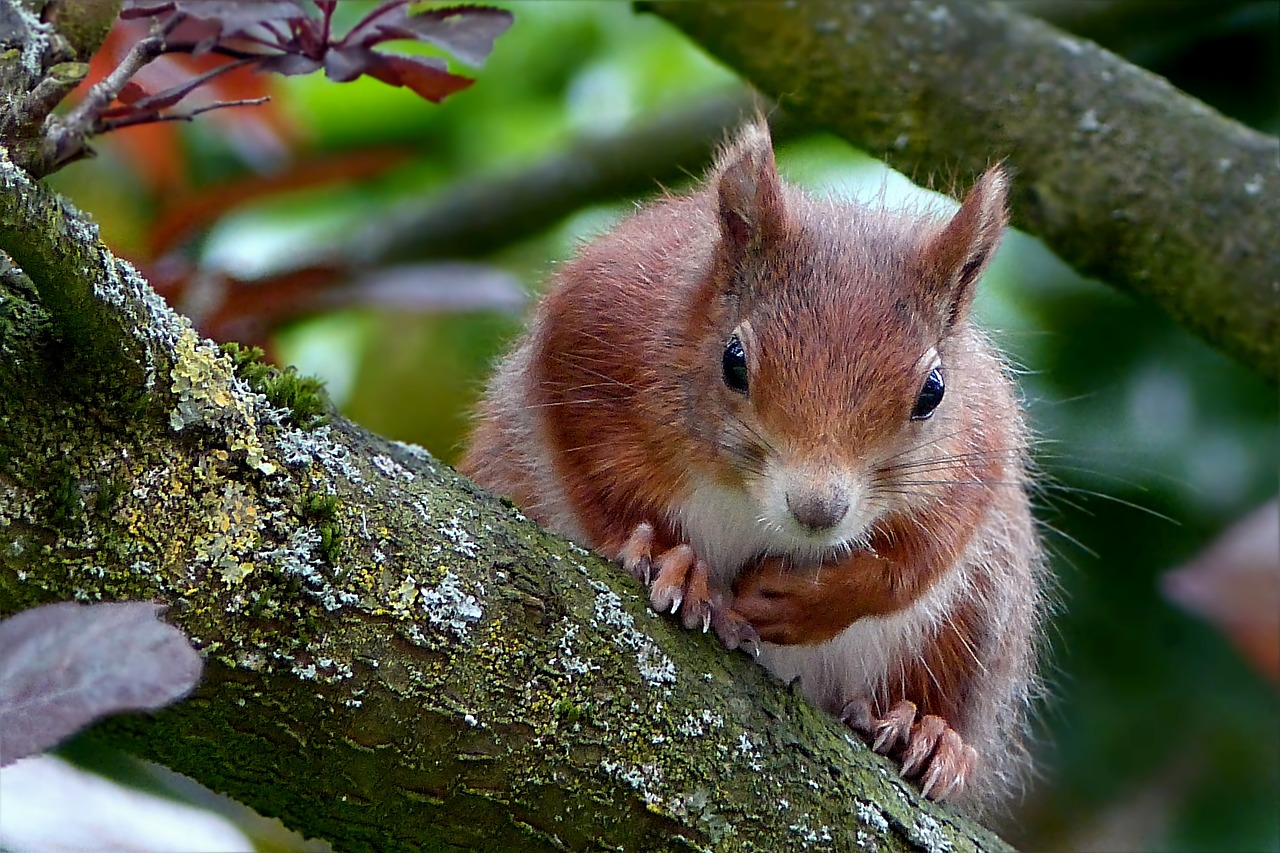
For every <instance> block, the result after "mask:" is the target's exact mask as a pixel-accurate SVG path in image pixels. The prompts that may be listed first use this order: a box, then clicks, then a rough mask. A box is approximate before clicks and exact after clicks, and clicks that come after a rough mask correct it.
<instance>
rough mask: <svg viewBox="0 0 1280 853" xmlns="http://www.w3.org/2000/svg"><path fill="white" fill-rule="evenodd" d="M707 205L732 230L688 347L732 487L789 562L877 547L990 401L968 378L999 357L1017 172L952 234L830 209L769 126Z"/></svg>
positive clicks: (720, 176)
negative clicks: (987, 353)
mask: <svg viewBox="0 0 1280 853" xmlns="http://www.w3.org/2000/svg"><path fill="white" fill-rule="evenodd" d="M708 192H709V194H710V196H711V201H712V204H713V205H714V209H715V213H716V220H717V227H718V230H719V235H718V241H717V243H716V247H715V250H714V259H713V262H712V267H711V273H710V275H709V276H708V278H707V279H706V281H705V282H704V284H703V287H702V289H701V291H700V292H699V294H698V305H699V310H697V311H695V312H693V313H694V317H693V318H692V321H691V326H690V329H689V336H690V338H691V340H693V341H696V342H697V343H696V357H697V358H698V359H699V361H700V362H701V364H700V366H699V368H700V370H699V373H700V376H701V377H702V383H701V387H699V388H697V389H695V390H694V393H695V395H696V397H697V398H698V399H700V400H702V401H704V403H703V405H706V407H707V410H706V411H704V412H703V415H704V416H705V415H707V414H711V415H714V417H711V418H709V419H708V418H706V417H703V418H702V420H703V424H704V426H706V425H710V428H713V429H714V432H715V434H714V435H709V436H707V438H708V439H709V440H710V441H711V442H712V443H713V444H714V446H715V447H716V448H717V451H718V459H719V470H717V471H716V478H717V480H718V481H719V483H720V485H722V486H723V485H727V486H729V487H731V488H734V489H736V490H740V491H742V492H745V496H746V497H747V498H748V501H749V503H750V504H751V505H752V506H753V508H754V509H755V510H756V511H757V512H758V513H759V516H760V518H761V519H762V520H763V521H764V526H765V527H767V528H769V529H770V530H771V531H774V532H775V533H776V535H777V537H778V539H779V543H778V544H779V547H780V548H783V549H785V550H787V552H788V553H805V552H812V553H813V554H815V555H819V554H821V553H825V552H826V551H828V550H829V549H831V548H840V547H853V546H855V545H857V544H858V543H860V542H865V541H866V539H867V538H868V536H869V533H870V530H871V528H872V526H873V525H874V524H875V522H876V521H877V520H879V519H880V518H883V517H884V516H885V515H886V514H888V513H891V512H894V511H895V510H898V509H905V508H908V507H912V506H918V505H920V503H921V502H924V501H927V500H928V498H929V494H930V491H931V490H930V489H929V488H927V487H925V486H924V485H921V487H919V488H912V487H910V486H911V484H925V483H928V482H932V481H935V480H943V479H946V478H947V472H948V471H952V470H954V467H955V466H952V467H951V468H948V463H947V462H946V458H947V457H957V456H959V454H962V453H963V452H964V444H965V442H964V437H965V436H964V433H965V431H966V430H967V429H972V428H973V427H972V423H971V422H972V418H970V417H966V410H967V409H968V408H970V407H971V406H972V405H973V404H974V403H975V402H979V403H980V402H981V401H980V400H975V399H972V398H974V397H975V395H976V396H980V395H982V394H983V393H984V391H983V389H982V388H980V387H975V386H974V385H973V383H972V382H971V381H970V379H969V377H968V376H967V375H966V374H967V371H966V360H968V359H973V358H982V357H984V356H982V355H980V354H977V353H976V352H975V351H974V349H975V348H974V347H972V346H971V345H967V342H969V341H970V340H971V337H970V336H971V335H972V334H973V332H972V331H971V329H970V327H969V324H968V315H969V310H970V307H971V305H972V302H973V298H974V293H975V290H976V286H977V282H978V279H979V278H980V277H981V275H982V273H983V271H984V270H985V269H986V267H987V265H988V263H989V261H990V259H991V257H992V255H993V254H994V253H995V250H996V247H997V245H998V243H999V240H1000V235H1001V232H1002V230H1003V228H1004V225H1005V223H1006V221H1007V215H1006V212H1005V196H1006V178H1005V175H1004V173H1003V171H1002V170H1001V169H1000V168H999V167H998V166H997V167H994V168H992V169H989V170H988V171H987V172H986V173H985V174H984V175H982V177H981V178H979V179H978V181H977V182H976V183H975V184H974V186H973V188H972V189H971V190H970V192H969V194H968V196H967V197H966V198H965V200H964V203H963V204H962V205H961V206H960V209H959V210H958V211H957V212H956V213H955V214H954V215H953V216H951V217H950V218H949V219H947V220H945V221H938V220H937V219H935V218H933V217H928V216H924V217H922V216H919V215H915V214H912V213H906V212H895V211H887V210H881V209H870V208H867V207H864V206H861V205H858V204H852V203H845V202H839V201H828V200H818V199H814V198H811V197H810V196H808V195H807V194H805V193H804V192H803V191H801V190H799V189H798V188H795V187H791V186H789V185H787V184H785V183H784V182H783V181H782V179H781V178H780V177H779V175H778V171H777V167H776V164H775V161H774V154H773V148H772V143H771V140H770V137H769V132H768V129H767V126H766V125H765V124H764V123H763V121H759V120H757V121H756V122H754V123H751V124H749V125H747V127H746V128H745V129H743V130H742V131H741V132H740V133H739V135H738V136H737V138H736V139H735V140H734V141H733V142H732V143H731V144H729V145H728V146H727V147H726V148H725V150H724V151H723V153H722V155H721V156H720V158H719V160H718V162H717V164H716V166H715V168H714V169H713V170H712V172H711V175H710V178H709V187H708ZM704 306H705V310H704ZM984 375H985V372H984ZM928 465H933V466H935V467H934V468H933V469H931V470H934V471H936V472H938V476H920V472H921V471H923V470H925V468H924V467H921V466H928ZM913 466H914V467H913ZM904 472H914V474H912V475H906V474H904Z"/></svg>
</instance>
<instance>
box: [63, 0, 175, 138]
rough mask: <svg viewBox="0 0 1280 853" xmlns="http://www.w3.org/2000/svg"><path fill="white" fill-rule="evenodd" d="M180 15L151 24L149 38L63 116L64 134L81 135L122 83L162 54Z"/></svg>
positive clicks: (121, 87) (116, 95) (87, 129)
mask: <svg viewBox="0 0 1280 853" xmlns="http://www.w3.org/2000/svg"><path fill="white" fill-rule="evenodd" d="M183 17H184V16H182V15H174V16H173V17H172V18H170V19H169V20H168V21H166V22H165V23H164V25H163V26H160V25H158V24H157V25H154V26H153V27H152V32H151V35H149V36H147V37H146V38H144V39H141V40H139V41H138V43H137V44H135V45H134V46H133V47H131V48H129V52H128V53H127V54H125V57H124V59H122V60H121V61H120V64H119V65H117V66H116V67H115V68H114V69H113V70H112V72H111V73H110V74H108V75H107V76H106V77H103V78H102V80H101V81H99V82H98V83H97V84H95V85H94V86H93V87H92V88H91V89H89V93H88V94H87V95H85V96H84V100H82V101H81V102H80V103H79V104H77V105H76V107H75V109H73V110H72V111H71V112H70V113H68V114H67V117H66V118H65V119H64V120H63V126H64V127H65V128H66V130H67V131H68V132H71V133H77V134H78V135H85V134H87V133H88V132H89V129H90V127H91V126H92V125H93V117H94V116H96V115H97V114H98V113H99V112H101V111H102V110H104V109H106V107H107V105H108V104H110V103H111V102H112V101H114V100H115V99H116V98H117V97H119V95H120V92H121V90H123V89H124V87H125V84H126V83H128V82H129V81H130V80H131V79H133V75H135V74H137V73H138V72H139V71H141V70H142V68H143V66H145V65H146V64H147V63H148V62H150V61H151V60H153V59H155V58H156V57H157V56H159V55H160V54H161V53H163V52H164V40H165V37H166V36H168V35H169V33H171V32H173V30H174V28H175V27H177V26H178V24H179V23H181V21H182V19H183Z"/></svg>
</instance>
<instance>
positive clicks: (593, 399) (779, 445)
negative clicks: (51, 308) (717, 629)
mask: <svg viewBox="0 0 1280 853" xmlns="http://www.w3.org/2000/svg"><path fill="white" fill-rule="evenodd" d="M1004 222H1005V213H1004V190H1003V176H1002V174H1001V173H1000V172H999V171H998V170H992V171H990V172H988V174H987V175H985V176H984V177H983V178H982V179H981V180H980V181H979V182H978V184H977V185H976V186H975V188H974V189H973V191H972V192H971V193H970V194H969V196H968V198H967V199H966V201H965V203H964V205H963V206H962V207H961V209H960V211H959V213H957V214H956V215H955V216H954V217H952V218H951V219H950V220H949V221H947V222H945V223H937V222H934V221H932V220H929V219H920V218H918V217H914V216H907V215H904V214H895V213H891V212H887V211H881V210H868V209H866V208H862V207H858V206H854V205H848V204H842V203H836V202H824V201H817V200H814V199H812V198H810V197H808V196H807V195H805V194H804V193H802V192H800V191H799V190H796V189H794V188H792V187H789V186H787V185H785V184H784V183H783V182H782V181H781V179H780V178H779V177H778V175H777V172H776V168H775V166H774V162H773V153H772V149H771V148H770V147H769V143H768V136H767V132H765V131H764V130H763V128H760V127H750V128H748V129H747V131H745V132H744V133H743V135H742V136H741V137H740V138H739V140H738V141H737V142H736V143H735V144H734V145H733V146H731V147H730V148H729V149H728V150H727V151H726V152H725V154H724V155H723V157H722V158H721V160H720V163H719V165H718V166H717V168H716V170H715V171H713V173H712V175H711V177H710V178H709V180H708V183H707V184H706V186H704V187H703V188H701V189H699V190H698V191H696V192H694V193H693V194H691V195H688V196H684V197H674V198H665V199H662V200H660V201H658V202H656V203H654V204H652V205H650V206H648V207H646V208H644V209H642V210H641V211H639V212H638V213H637V214H636V215H635V216H633V217H632V218H630V219H628V220H626V221H625V222H623V223H621V224H620V225H619V226H618V227H617V228H615V229H614V230H613V231H612V232H611V233H609V234H607V235H605V236H603V237H601V238H599V239H597V240H596V241H595V242H593V243H592V244H591V245H590V246H589V247H588V248H587V249H585V250H584V251H583V252H581V253H580V254H579V255H578V257H577V258H575V259H574V260H572V261H570V262H569V263H567V264H566V265H564V267H562V268H561V269H560V271H559V272H558V274H557V276H556V281H555V285H554V287H553V288H552V289H551V290H550V292H549V293H548V294H547V296H546V297H545V298H544V300H543V301H542V303H541V305H540V307H539V311H538V314H537V317H536V318H535V322H534V324H533V327H532V328H531V331H530V333H529V335H528V337H527V338H526V339H525V341H524V342H523V343H522V345H521V347H520V348H519V349H518V350H517V351H516V352H515V353H514V354H513V355H512V356H511V357H510V358H509V360H508V361H507V362H506V363H505V364H504V366H503V368H502V370H501V371H500V372H499V374H498V376H497V377H496V378H495V380H494V384H493V386H492V387H491V389H490V393H489V395H488V397H487V398H486V401H485V402H484V404H483V405H482V406H481V411H480V420H479V424H478V427H477V430H476V433H475V436H474V438H473V441H472V444H471V447H470V449H469V450H468V452H467V454H466V456H465V457H464V459H463V462H462V466H461V467H462V470H464V471H465V472H467V473H469V474H471V475H472V476H473V477H475V478H476V479H477V480H478V481H479V482H481V483H483V484H485V485H488V486H490V487H493V488H495V489H497V490H499V491H502V492H505V493H507V494H509V495H511V496H512V497H513V498H514V499H515V500H516V501H517V502H518V503H519V504H520V505H521V506H522V507H523V508H524V509H525V511H526V512H528V513H529V514H530V515H532V516H533V517H534V518H535V519H537V520H539V521H541V522H543V523H544V524H547V525H549V526H551V527H553V528H555V529H558V530H561V531H563V532H566V533H569V534H570V535H573V536H575V537H576V538H578V539H579V540H580V541H582V542H583V543H584V544H588V545H590V546H592V547H594V548H596V549H598V550H600V551H601V552H602V553H604V554H606V555H608V556H610V557H613V558H618V557H619V555H620V554H621V552H622V550H623V547H624V545H625V544H626V543H627V542H628V539H629V537H631V536H632V534H633V532H634V531H635V530H636V528H637V526H638V525H641V524H646V523H647V524H651V525H652V526H653V527H654V529H655V544H654V546H653V549H652V553H653V554H654V555H657V554H659V553H661V552H663V551H666V550H668V549H671V548H673V547H676V546H678V545H682V544H685V543H686V542H687V541H688V539H689V537H690V536H692V535H694V534H695V533H697V531H693V530H690V529H685V526H686V525H690V524H697V523H700V522H699V521H698V518H699V516H697V513H699V512H701V513H704V514H705V513H706V512H707V509H706V507H705V506H702V505H701V504H698V501H699V500H701V498H697V497H696V496H697V495H699V494H701V493H702V492H701V491H700V490H705V489H706V488H707V487H708V484H714V485H715V486H716V487H717V488H722V489H727V490H729V491H728V494H732V495H737V494H739V493H741V494H742V495H743V496H744V497H743V498H742V500H744V501H745V500H747V498H746V497H745V496H746V495H748V494H755V493H754V492H751V489H753V488H759V489H763V488H766V487H769V488H773V487H774V486H773V485H770V484H771V483H773V481H771V480H769V479H768V476H772V475H771V474H769V472H770V471H778V470H780V471H782V472H783V473H784V474H785V475H786V476H792V473H789V472H800V473H799V474H795V476H796V477H797V482H800V483H802V485H800V486H796V487H794V488H795V489H796V490H798V491H799V492H804V491H805V489H809V488H811V487H810V486H809V485H807V481H808V480H812V481H813V482H814V483H816V485H814V486H812V488H814V489H819V490H821V489H824V488H826V489H828V490H831V489H835V490H837V491H838V490H839V489H844V488H846V485H847V484H848V483H852V484H854V485H855V486H858V487H859V488H862V487H863V486H865V492H866V494H865V495H863V494H862V493H858V494H856V495H855V496H854V497H856V498H857V500H858V501H860V503H856V510H857V511H858V512H861V513H864V514H866V516H867V518H868V519H869V521H868V524H869V526H868V527H867V530H866V541H860V542H859V543H858V544H857V545H856V546H855V545H846V546H845V547H844V548H843V549H833V550H826V551H820V550H815V548H810V547H808V546H806V547H804V548H801V547H799V546H796V547H794V548H789V547H784V546H782V545H780V546H778V548H781V549H782V550H781V551H779V550H778V549H777V548H774V547H770V548H768V549H767V550H764V551H760V552H757V553H754V554H749V555H747V556H746V557H745V558H744V559H743V560H742V562H740V563H737V564H735V565H731V566H728V567H727V569H726V568H725V567H723V566H721V567H719V568H718V569H717V568H713V569H712V575H711V580H712V582H713V583H715V584H718V585H719V586H721V587H724V586H727V585H728V584H730V583H732V582H734V580H735V577H736V585H735V587H734V594H735V596H736V598H735V600H734V603H733V608H734V612H735V613H736V614H738V615H740V616H742V617H745V618H746V619H747V620H748V621H750V622H751V624H752V625H753V626H755V628H756V629H757V630H758V631H759V633H760V635H761V637H762V639H764V640H765V641H769V642H773V643H779V644H821V643H824V641H828V640H832V638H837V639H838V638H839V637H843V636H846V629H852V628H854V627H856V626H859V625H879V624H881V623H880V622H877V621H876V620H878V619H886V618H889V617H897V616H900V615H901V614H904V613H905V614H910V613H914V612H915V611H916V610H919V611H920V614H919V617H918V620H919V625H920V626H925V625H927V626H930V627H928V628H927V629H926V628H923V627H922V628H920V630H924V631H925V633H924V634H923V635H922V636H921V637H920V639H919V640H918V641H916V640H912V641H910V642H908V641H907V640H903V641H902V642H908V645H906V646H903V648H902V649H901V650H900V651H898V652H896V653H895V654H896V657H894V658H893V659H891V660H888V661H886V664H885V666H884V669H883V671H880V672H878V673H868V674H867V677H868V679H869V681H868V682H867V683H866V684H865V685H850V684H835V685H826V686H825V687H824V686H822V685H817V686H812V685H811V687H812V689H811V690H809V691H808V692H810V693H811V695H813V696H814V697H815V699H817V700H819V701H821V702H822V703H823V704H825V705H827V706H828V707H830V708H831V709H832V710H836V711H838V710H839V708H840V706H841V704H842V703H843V702H844V701H846V700H848V699H850V698H855V697H853V696H851V695H843V694H846V693H854V692H857V691H858V690H865V691H866V695H867V696H868V697H869V698H870V699H871V701H872V704H873V706H874V708H875V712H876V713H877V714H881V713H887V710H888V708H889V707H890V706H891V705H893V703H895V702H898V701H900V700H902V699H907V700H910V701H911V702H914V703H915V704H916V705H917V706H918V707H919V708H920V709H921V712H922V713H925V714H936V715H938V716H940V717H943V718H944V719H945V720H946V721H947V723H948V724H949V725H950V726H951V727H952V728H953V729H954V730H955V731H956V732H958V733H959V734H960V736H961V737H962V738H964V740H965V741H966V742H968V743H970V744H972V745H976V747H977V748H978V750H979V752H980V753H982V754H983V762H984V764H985V767H986V774H987V777H986V778H985V779H983V780H979V783H978V784H977V785H976V786H973V790H974V791H976V793H975V794H973V800H972V801H973V802H976V801H977V800H979V799H980V798H981V797H983V796H985V795H986V794H988V793H989V792H990V791H991V790H994V789H996V788H999V787H1000V780H999V779H997V778H996V777H997V776H1000V777H1001V778H1003V775H1004V774H1006V771H1008V770H1009V769H1010V768H1011V767H1012V768H1015V769H1016V765H1017V764H1018V762H1019V760H1020V759H1019V756H1020V752H1019V749H1020V748H1019V746H1018V743H1019V739H1018V729H1019V727H1020V726H1021V723H1022V719H1023V709H1024V706H1025V703H1026V698H1027V696H1028V695H1029V693H1030V692H1031V690H1032V687H1033V685H1034V673H1033V664H1034V661H1033V638H1034V635H1035V626H1036V618H1037V617H1036V606H1037V605H1036V601H1037V592H1036V581H1035V572H1036V567H1037V565H1038V549H1037V545H1036V542H1035V538H1034V535H1033V534H1032V532H1031V523H1030V516H1029V513H1028V510H1027V500H1026V495H1025V491H1024V489H1023V481H1024V479H1025V475H1024V473H1023V451H1024V447H1023V437H1022V426H1021V418H1020V416H1019V413H1018V407H1017V404H1016V400H1015V398H1014V396H1013V393H1012V389H1011V387H1010V384H1009V382H1008V380H1007V379H1006V377H1005V376H1004V374H1003V371H1002V367H1001V365H1000V362H999V360H998V359H997V358H996V357H995V356H994V354H993V353H992V352H991V351H990V348H989V347H988V345H987V344H986V343H985V341H984V340H983V338H982V336H981V335H980V334H979V333H977V332H976V331H975V330H974V329H973V328H972V327H971V326H970V325H969V323H968V319H967V317H968V311H969V306H970V303H971V301H972V298H973V293H974V289H975V287H976V283H977V280H978V277H979V276H980V274H981V272H982V270H983V269H984V267H985V265H986V263H987V261H988V260H989V258H990V255H991V254H992V253H993V252H994V249H995V245H996V243H997V241H998V239H999V234H1000V231H1001V230H1002V228H1003V226H1004ZM731 334H737V335H738V336H739V337H740V338H741V339H742V343H743V347H744V350H746V352H747V355H748V369H749V371H750V391H749V393H746V394H744V393H740V392H738V391H735V390H733V389H731V388H728V387H726V382H725V379H724V377H723V376H722V374H721V358H722V354H723V353H724V350H725V345H726V341H727V340H728V339H729V337H730V335H731ZM931 349H932V350H936V352H937V354H938V357H939V358H940V359H941V363H942V366H943V368H942V369H943V370H944V371H945V378H946V393H945V396H944V399H943V402H942V404H941V405H940V406H939V407H938V409H937V412H936V414H935V415H934V416H933V418H932V419H930V420H927V421H916V420H910V419H908V417H907V416H908V414H909V413H910V412H911V411H912V407H913V404H914V401H915V400H916V397H917V395H918V394H919V393H920V390H921V386H922V383H923V382H924V379H925V376H926V375H927V374H928V372H929V369H930V365H928V364H922V357H923V356H925V355H926V354H927V353H929V352H930V351H931ZM768 466H772V467H768ZM833 472H834V473H833ZM810 474H811V475H812V476H809V475H810ZM779 476H781V475H779ZM829 477H834V478H835V479H832V480H831V481H830V483H828V482H827V479H826V478H829ZM760 483H764V485H759V484H760ZM850 487H852V486H850ZM785 488H786V489H788V490H789V491H787V492H786V499H787V501H790V499H791V491H790V489H792V488H793V487H792V486H785ZM822 494H826V492H822ZM753 499H754V498H753ZM735 500H737V499H736V498H735ZM695 504H696V505H698V507H700V508H697V509H695V508H694V506H695ZM726 512H729V508H726ZM690 513H693V515H690ZM730 516H731V513H730V515H727V516H726V518H729V517H730ZM713 521H714V519H713ZM851 523H852V522H851ZM712 526H714V524H713V525H712ZM697 535H701V536H703V537H704V538H705V536H706V535H707V534H706V532H705V531H703V532H702V533H697ZM751 535H756V534H755V533H754V532H753V533H752V534H751ZM760 535H763V534H760ZM788 535H791V534H788ZM797 535H798V534H797ZM793 538H794V536H793ZM777 541H778V542H784V543H785V542H786V541H791V540H788V539H785V538H783V537H782V535H781V534H779V536H778V540H777ZM732 546H733V543H732V542H730V543H728V545H727V546H726V547H730V548H732ZM815 555H817V556H815ZM685 562H686V563H687V562H688V561H687V560H686V561H685ZM706 581H707V578H706V576H705V575H701V576H698V577H695V578H693V579H691V581H690V584H691V586H690V588H689V589H688V590H687V591H686V594H687V595H693V594H695V593H696V584H697V583H705V582H706ZM944 581H946V583H945V584H944V583H943V582H944ZM953 587H954V590H955V592H954V593H953V594H950V595H951V597H950V598H947V597H945V596H944V597H942V598H940V599H939V600H938V602H937V603H933V604H929V605H927V607H929V608H935V609H936V608H941V610H939V611H938V612H937V613H934V611H933V610H928V609H927V608H926V606H925V604H923V602H926V600H932V599H931V598H930V596H933V595H934V593H935V592H936V591H939V590H944V589H951V588H953ZM726 592H727V590H726ZM942 594H943V593H942V592H938V595H942ZM702 595H704V596H705V595H706V593H702ZM922 608H925V609H922ZM912 618H916V617H912ZM884 624H886V625H887V624H889V623H884ZM910 624H914V623H909V624H907V627H905V628H903V629H902V630H904V631H907V633H905V634H902V636H903V637H910V636H914V635H913V634H911V633H910V631H912V630H916V629H915V628H911V627H910ZM871 630H872V631H873V633H872V634H868V636H870V637H875V638H879V639H878V640H877V642H889V641H890V640H893V637H896V636H898V635H896V634H895V635H892V636H890V635H884V636H881V635H880V634H875V633H874V631H875V630H880V629H878V628H874V629H871ZM885 630H888V629H885ZM885 637H888V639H885ZM893 641H894V642H898V641H897V640H893ZM833 642H834V640H833ZM912 643H915V645H913V644H912ZM814 648H815V649H818V650H821V649H826V648H833V647H831V645H830V643H827V644H825V645H815V646H814ZM842 648H843V647H842ZM895 648H896V647H895ZM793 659H794V658H793ZM779 660H781V659H779ZM815 660H816V658H815ZM776 665H777V666H778V667H779V670H780V671H781V670H785V669H787V665H783V664H782V663H778V664H776ZM814 666H815V667H816V666H818V665H817V664H814ZM802 670H803V667H802ZM804 671H807V670H804ZM815 671H816V670H815ZM831 690H835V691H836V695H828V693H829V692H830V691H831Z"/></svg>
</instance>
